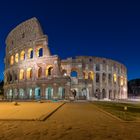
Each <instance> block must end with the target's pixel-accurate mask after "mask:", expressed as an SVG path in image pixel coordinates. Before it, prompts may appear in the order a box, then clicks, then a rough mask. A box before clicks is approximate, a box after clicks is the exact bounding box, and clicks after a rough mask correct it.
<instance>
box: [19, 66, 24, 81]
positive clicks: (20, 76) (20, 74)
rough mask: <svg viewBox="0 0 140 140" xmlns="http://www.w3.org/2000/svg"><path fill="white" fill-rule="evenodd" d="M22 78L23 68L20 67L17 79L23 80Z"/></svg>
mask: <svg viewBox="0 0 140 140" xmlns="http://www.w3.org/2000/svg"><path fill="white" fill-rule="evenodd" d="M23 79H24V70H23V69H21V70H20V71H19V80H23Z"/></svg>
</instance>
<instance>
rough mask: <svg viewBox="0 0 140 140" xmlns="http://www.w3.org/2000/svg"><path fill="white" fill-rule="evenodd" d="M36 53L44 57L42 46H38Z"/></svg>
mask: <svg viewBox="0 0 140 140" xmlns="http://www.w3.org/2000/svg"><path fill="white" fill-rule="evenodd" d="M36 54H37V56H38V57H42V56H43V48H42V47H39V48H37V52H36Z"/></svg>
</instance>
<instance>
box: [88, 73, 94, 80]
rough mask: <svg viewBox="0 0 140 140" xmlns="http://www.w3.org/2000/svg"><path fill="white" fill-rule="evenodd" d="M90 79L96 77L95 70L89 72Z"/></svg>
mask: <svg viewBox="0 0 140 140" xmlns="http://www.w3.org/2000/svg"><path fill="white" fill-rule="evenodd" d="M88 79H90V80H93V79H94V73H93V71H90V72H89V73H88Z"/></svg>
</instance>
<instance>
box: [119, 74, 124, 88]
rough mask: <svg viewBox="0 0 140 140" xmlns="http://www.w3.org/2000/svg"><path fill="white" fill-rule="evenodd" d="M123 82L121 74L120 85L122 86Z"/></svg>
mask: <svg viewBox="0 0 140 140" xmlns="http://www.w3.org/2000/svg"><path fill="white" fill-rule="evenodd" d="M123 84H124V80H123V76H121V78H120V85H121V86H123Z"/></svg>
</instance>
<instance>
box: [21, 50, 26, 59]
mask: <svg viewBox="0 0 140 140" xmlns="http://www.w3.org/2000/svg"><path fill="white" fill-rule="evenodd" d="M20 60H21V61H22V60H25V52H24V51H21V53H20Z"/></svg>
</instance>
